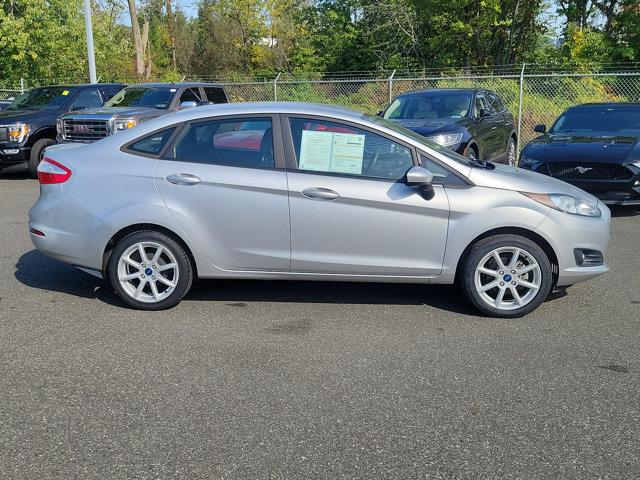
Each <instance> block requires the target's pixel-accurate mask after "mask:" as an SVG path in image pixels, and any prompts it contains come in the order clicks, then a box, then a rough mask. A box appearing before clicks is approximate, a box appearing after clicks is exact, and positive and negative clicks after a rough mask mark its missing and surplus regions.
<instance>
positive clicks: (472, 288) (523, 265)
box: [460, 235, 553, 318]
mask: <svg viewBox="0 0 640 480" xmlns="http://www.w3.org/2000/svg"><path fill="white" fill-rule="evenodd" d="M460 281H461V284H462V289H463V291H464V293H465V295H466V297H467V298H468V299H469V301H470V302H471V303H472V304H473V305H474V306H475V307H476V308H478V309H479V310H481V311H482V312H484V313H486V314H488V315H490V316H492V317H501V318H517V317H522V316H524V315H526V314H528V313H530V312H532V311H533V310H535V309H536V308H538V306H540V304H542V302H544V301H545V299H546V298H547V296H548V295H549V292H550V291H551V288H552V286H553V274H552V270H551V262H550V261H549V258H548V257H547V255H546V254H545V252H544V250H542V248H540V246H538V245H537V244H536V243H534V242H533V241H531V240H529V239H528V238H525V237H521V236H519V235H496V236H493V237H488V238H485V239H482V240H480V241H478V242H477V243H476V244H474V245H473V247H472V248H471V251H470V252H469V254H468V255H467V257H466V259H465V260H464V263H463V264H462V270H461V272H460Z"/></svg>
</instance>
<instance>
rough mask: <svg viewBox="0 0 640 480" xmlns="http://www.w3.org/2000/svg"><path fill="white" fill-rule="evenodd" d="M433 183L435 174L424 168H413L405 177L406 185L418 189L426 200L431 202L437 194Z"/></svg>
mask: <svg viewBox="0 0 640 480" xmlns="http://www.w3.org/2000/svg"><path fill="white" fill-rule="evenodd" d="M431 182H433V173H431V172H430V171H429V170H427V169H426V168H424V167H418V166H415V167H411V168H410V169H409V170H408V171H407V174H406V177H405V184H406V185H407V186H408V187H416V188H417V189H418V190H419V191H420V194H421V195H422V196H423V197H424V198H425V199H426V200H431V199H432V198H433V195H434V194H435V191H434V190H433V185H432V184H431Z"/></svg>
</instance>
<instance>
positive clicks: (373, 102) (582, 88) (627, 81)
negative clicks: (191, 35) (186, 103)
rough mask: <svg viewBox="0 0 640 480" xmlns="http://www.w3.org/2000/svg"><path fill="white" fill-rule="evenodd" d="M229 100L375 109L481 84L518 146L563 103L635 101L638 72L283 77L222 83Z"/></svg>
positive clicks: (552, 117) (638, 96)
mask: <svg viewBox="0 0 640 480" xmlns="http://www.w3.org/2000/svg"><path fill="white" fill-rule="evenodd" d="M226 87H227V90H228V92H229V95H230V97H231V99H232V101H261V100H279V101H286V100H291V101H300V102H314V103H328V104H333V105H340V106H344V107H349V108H354V109H356V110H362V111H365V112H367V113H376V112H378V111H380V110H382V109H384V108H385V107H386V106H387V105H388V104H389V103H390V102H391V101H392V100H393V98H395V97H396V96H398V95H401V94H403V93H406V92H409V91H412V90H423V89H431V88H485V89H488V90H492V91H494V92H496V93H498V94H499V95H500V96H501V97H502V98H503V100H504V102H505V104H506V106H507V108H508V109H509V110H510V111H511V113H513V115H514V117H516V119H517V123H518V131H519V132H520V135H519V136H520V142H519V144H520V148H522V147H524V145H526V144H527V142H529V141H530V140H532V139H533V138H535V137H536V136H537V135H538V134H536V133H535V132H534V131H533V127H534V126H535V125H537V124H539V123H544V124H546V125H547V126H550V125H551V124H552V123H553V122H554V121H555V119H556V118H557V117H558V116H559V115H560V114H561V113H562V112H563V111H564V110H566V109H567V108H568V107H570V106H572V105H577V104H581V103H593V102H640V72H638V73H629V72H624V73H606V74H520V75H518V74H510V75H500V76H497V75H483V76H459V77H456V76H452V77H442V76H438V77H425V78H404V77H396V76H393V77H389V78H387V79H355V80H351V79H341V80H327V81H322V80H299V81H293V80H286V81H279V82H258V83H227V84H226Z"/></svg>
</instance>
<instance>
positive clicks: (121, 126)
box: [113, 118, 138, 132]
mask: <svg viewBox="0 0 640 480" xmlns="http://www.w3.org/2000/svg"><path fill="white" fill-rule="evenodd" d="M137 124H138V122H136V121H135V120H133V119H131V118H129V119H127V120H116V121H115V122H113V127H114V132H121V131H122V130H127V129H129V128H133V127H135V126H136V125H137Z"/></svg>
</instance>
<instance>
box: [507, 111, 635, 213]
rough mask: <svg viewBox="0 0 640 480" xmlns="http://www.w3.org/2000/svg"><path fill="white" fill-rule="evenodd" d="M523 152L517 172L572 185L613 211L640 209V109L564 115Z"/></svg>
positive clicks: (542, 128)
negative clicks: (617, 207) (530, 172)
mask: <svg viewBox="0 0 640 480" xmlns="http://www.w3.org/2000/svg"><path fill="white" fill-rule="evenodd" d="M535 131H536V132H538V133H541V134H542V135H541V136H539V137H538V138H536V139H535V140H532V141H531V142H529V144H527V146H526V147H524V149H523V150H522V154H521V155H520V162H519V166H520V167H522V168H526V169H527V170H533V171H534V172H539V173H544V174H545V175H550V176H552V177H555V178H559V179H560V180H564V181H565V182H567V183H571V184H573V185H575V186H577V187H579V188H581V189H583V190H586V191H587V192H589V193H591V194H593V195H594V196H596V197H598V198H599V199H600V200H602V201H603V202H604V203H606V204H609V205H640V104H637V103H591V104H585V105H577V106H575V107H571V108H569V109H568V110H567V111H565V112H564V113H563V114H562V115H560V117H558V119H557V120H556V121H555V123H554V124H553V125H552V127H551V128H550V129H549V130H548V131H547V127H546V126H545V125H537V126H536V127H535Z"/></svg>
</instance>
